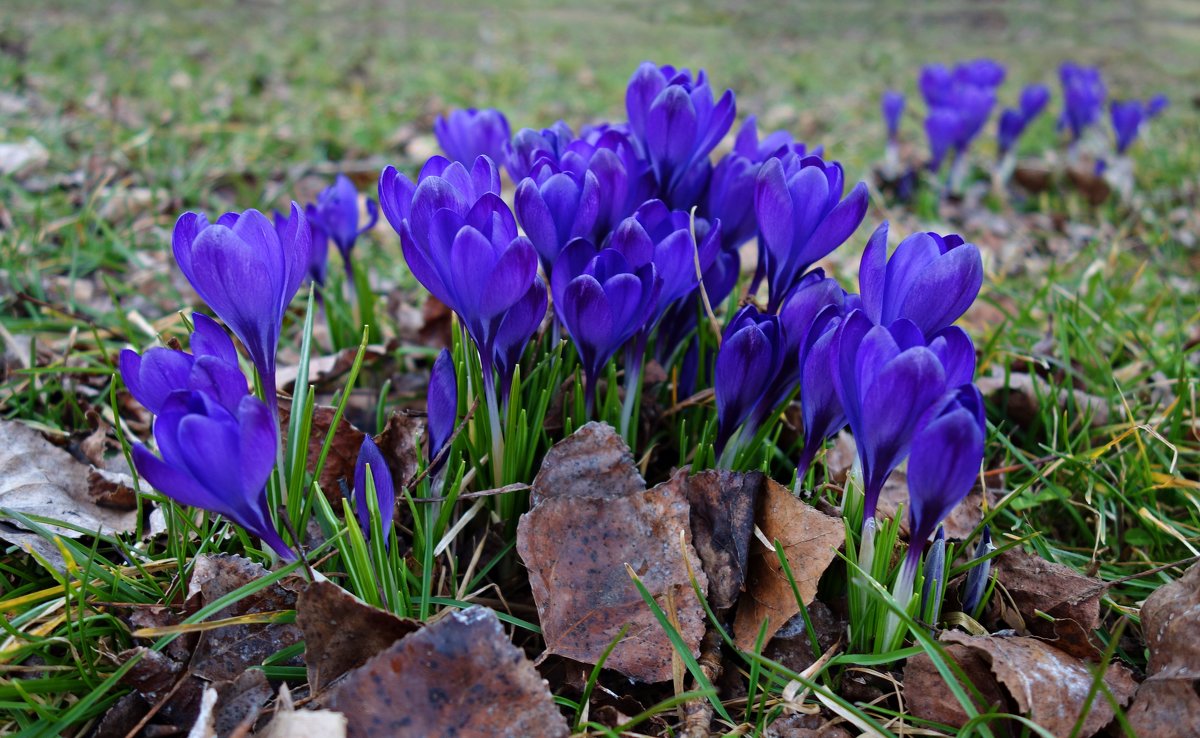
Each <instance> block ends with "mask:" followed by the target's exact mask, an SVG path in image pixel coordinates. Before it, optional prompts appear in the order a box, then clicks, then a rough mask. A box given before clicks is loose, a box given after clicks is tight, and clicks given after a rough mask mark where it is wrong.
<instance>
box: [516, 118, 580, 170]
mask: <svg viewBox="0 0 1200 738" xmlns="http://www.w3.org/2000/svg"><path fill="white" fill-rule="evenodd" d="M574 140H575V133H574V132H573V131H572V130H571V127H570V126H568V125H567V124H566V123H564V122H563V121H561V120H560V121H558V122H557V123H555V124H554V125H552V126H550V127H549V128H543V129H542V130H540V131H535V130H533V129H532V128H522V129H521V130H519V131H517V134H516V135H515V136H513V138H512V142H511V143H509V144H507V145H506V146H505V147H504V159H503V161H504V166H505V167H506V168H507V169H508V176H509V177H511V178H512V181H514V182H520V181H521V180H523V179H525V178H526V177H528V176H529V175H531V174H532V173H533V169H534V167H535V166H537V165H539V164H541V163H542V162H549V163H551V164H553V165H555V166H558V165H559V163H560V162H561V161H562V157H563V154H565V153H566V150H567V146H568V145H569V144H570V143H571V142H572V141H574Z"/></svg>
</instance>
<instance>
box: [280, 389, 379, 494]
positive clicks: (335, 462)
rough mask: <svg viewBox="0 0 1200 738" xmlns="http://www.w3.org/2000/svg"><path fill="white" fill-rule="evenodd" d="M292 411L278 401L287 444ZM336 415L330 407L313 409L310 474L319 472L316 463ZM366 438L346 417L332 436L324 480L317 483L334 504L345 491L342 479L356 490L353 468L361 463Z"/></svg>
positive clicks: (340, 421)
mask: <svg viewBox="0 0 1200 738" xmlns="http://www.w3.org/2000/svg"><path fill="white" fill-rule="evenodd" d="M291 409H292V407H291V402H290V401H285V400H280V401H279V427H280V433H281V437H282V438H284V439H285V443H286V439H287V427H288V418H289V417H290V416H291ZM336 414H337V408H334V407H329V406H328V405H317V406H315V407H314V408H313V418H312V431H311V432H310V434H309V437H308V459H307V461H306V465H307V468H308V469H309V470H312V469H316V468H317V461H318V460H320V458H321V449H322V448H323V447H324V445H325V438H326V436H328V434H329V429H330V428H332V427H333V418H334V416H335V415H336ZM364 435H365V434H364V433H363V432H362V431H360V430H359V429H358V428H355V427H354V426H353V425H351V424H350V423H349V421H347V420H346V418H345V416H343V417H342V418H341V419H340V420H339V421H338V425H337V431H336V432H335V433H334V436H333V445H332V446H330V447H329V456H327V457H325V466H324V467H322V469H321V476H320V478H319V479H318V480H317V482H318V484H320V485H321V491H322V492H324V493H325V497H326V498H327V499H329V500H330V501H332V502H337V501H339V500H341V499H342V487H341V485H340V484H338V480H339V479H345V480H346V483H347V484H348V485H351V486H353V484H354V464H355V462H357V461H358V451H359V448H361V447H362V441H363V436H364Z"/></svg>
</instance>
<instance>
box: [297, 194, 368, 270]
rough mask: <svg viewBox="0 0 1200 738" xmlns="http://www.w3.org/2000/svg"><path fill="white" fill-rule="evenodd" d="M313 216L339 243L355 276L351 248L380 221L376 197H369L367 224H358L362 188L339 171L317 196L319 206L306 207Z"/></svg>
mask: <svg viewBox="0 0 1200 738" xmlns="http://www.w3.org/2000/svg"><path fill="white" fill-rule="evenodd" d="M306 212H307V213H309V214H310V215H309V217H310V219H315V220H316V221H317V223H318V224H319V227H320V229H321V231H322V232H323V233H325V234H327V235H328V237H329V238H330V239H331V240H332V241H333V243H334V245H335V246H337V249H338V251H339V252H340V253H341V255H342V263H343V264H345V268H346V274H347V276H349V277H350V278H351V279H353V267H352V265H351V262H350V250H351V249H353V248H354V243H355V241H357V240H358V237H359V236H361V235H362V234H363V233H365V232H367V231H369V230H371V229H372V228H374V227H375V224H376V223H377V222H378V221H379V208H378V206H376V204H375V201H374V200H371V199H368V200H367V218H368V220H367V224H366V225H364V226H363V227H362V228H359V227H358V190H357V189H355V187H354V183H353V182H351V181H350V178H349V177H347V176H346V175H344V174H339V175H338V176H337V179H336V180H334V183H333V184H332V185H330V186H329V187H326V188H325V189H324V190H322V191H321V194H320V195H318V196H317V203H316V206H315V208H313V209H311V210H306Z"/></svg>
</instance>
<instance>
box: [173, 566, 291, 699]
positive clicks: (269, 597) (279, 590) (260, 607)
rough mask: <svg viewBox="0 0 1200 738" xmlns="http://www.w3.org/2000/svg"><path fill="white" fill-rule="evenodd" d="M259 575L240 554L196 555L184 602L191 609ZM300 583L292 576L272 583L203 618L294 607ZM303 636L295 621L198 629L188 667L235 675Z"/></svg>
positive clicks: (212, 676) (220, 676) (218, 677)
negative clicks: (185, 601) (197, 636)
mask: <svg viewBox="0 0 1200 738" xmlns="http://www.w3.org/2000/svg"><path fill="white" fill-rule="evenodd" d="M265 576H267V570H266V569H264V568H263V567H262V566H260V565H258V564H256V563H254V562H252V561H250V560H249V559H246V558H243V557H241V556H232V555H228V554H220V555H216V556H212V555H201V556H197V557H196V559H195V563H194V564H193V568H192V579H191V581H190V582H189V583H188V594H187V603H186V604H187V607H188V609H189V610H190V611H192V612H194V611H196V610H198V609H199V608H201V607H204V606H205V605H206V604H208V603H210V602H213V601H215V600H217V599H219V598H220V597H223V596H225V595H227V594H229V593H230V592H232V591H234V590H236V589H238V588H239V587H242V586H244V585H246V584H248V583H250V582H253V581H255V580H258V579H262V578H263V577H265ZM300 586H301V585H300V581H299V579H296V578H289V579H286V580H284V581H282V582H277V583H275V584H273V585H271V586H269V587H266V588H265V589H262V590H259V591H258V592H255V593H254V594H251V595H249V596H247V597H243V598H242V599H240V600H238V601H237V602H235V603H233V604H232V605H229V606H228V607H226V608H224V609H222V610H219V611H217V612H215V613H213V615H212V616H211V617H210V618H209V620H223V619H225V618H232V617H236V616H239V615H248V614H250V613H259V612H277V611H280V610H294V609H295V608H296V593H297V591H298V590H299V589H300ZM303 637H304V634H303V633H302V632H301V630H300V627H299V626H298V625H296V624H295V623H255V624H249V625H230V626H226V627H223V628H218V629H216V630H209V631H205V632H203V633H201V634H200V640H199V641H198V642H197V643H196V649H195V651H194V652H193V654H192V660H191V662H190V663H189V664H188V668H189V670H190V671H191V673H193V674H195V675H196V676H199V677H202V678H204V679H207V680H209V681H213V682H221V681H228V680H231V679H236V678H237V677H238V676H239V675H240V674H241V673H242V672H243V671H245V670H246V669H247V668H248V667H251V666H258V665H259V664H261V663H262V662H263V660H264V659H266V658H267V657H268V656H271V655H272V654H274V653H276V652H277V651H279V650H281V649H283V648H286V647H288V646H291V645H292V644H295V643H298V642H299V641H300V640H301V639H302V638H303Z"/></svg>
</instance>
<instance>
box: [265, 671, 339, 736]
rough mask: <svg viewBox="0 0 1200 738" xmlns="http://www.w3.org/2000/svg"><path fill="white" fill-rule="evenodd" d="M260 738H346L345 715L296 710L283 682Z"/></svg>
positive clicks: (327, 711)
mask: <svg viewBox="0 0 1200 738" xmlns="http://www.w3.org/2000/svg"><path fill="white" fill-rule="evenodd" d="M255 735H258V733H255ZM262 738H346V716H345V715H343V714H342V713H340V712H334V711H333V710H303V711H299V712H297V711H296V708H295V707H294V706H293V705H292V698H291V695H289V694H288V691H287V684H283V685H282V686H280V688H279V699H278V700H276V702H275V717H274V718H272V719H271V722H270V723H268V724H267V727H266V728H264V729H263V731H262Z"/></svg>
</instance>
